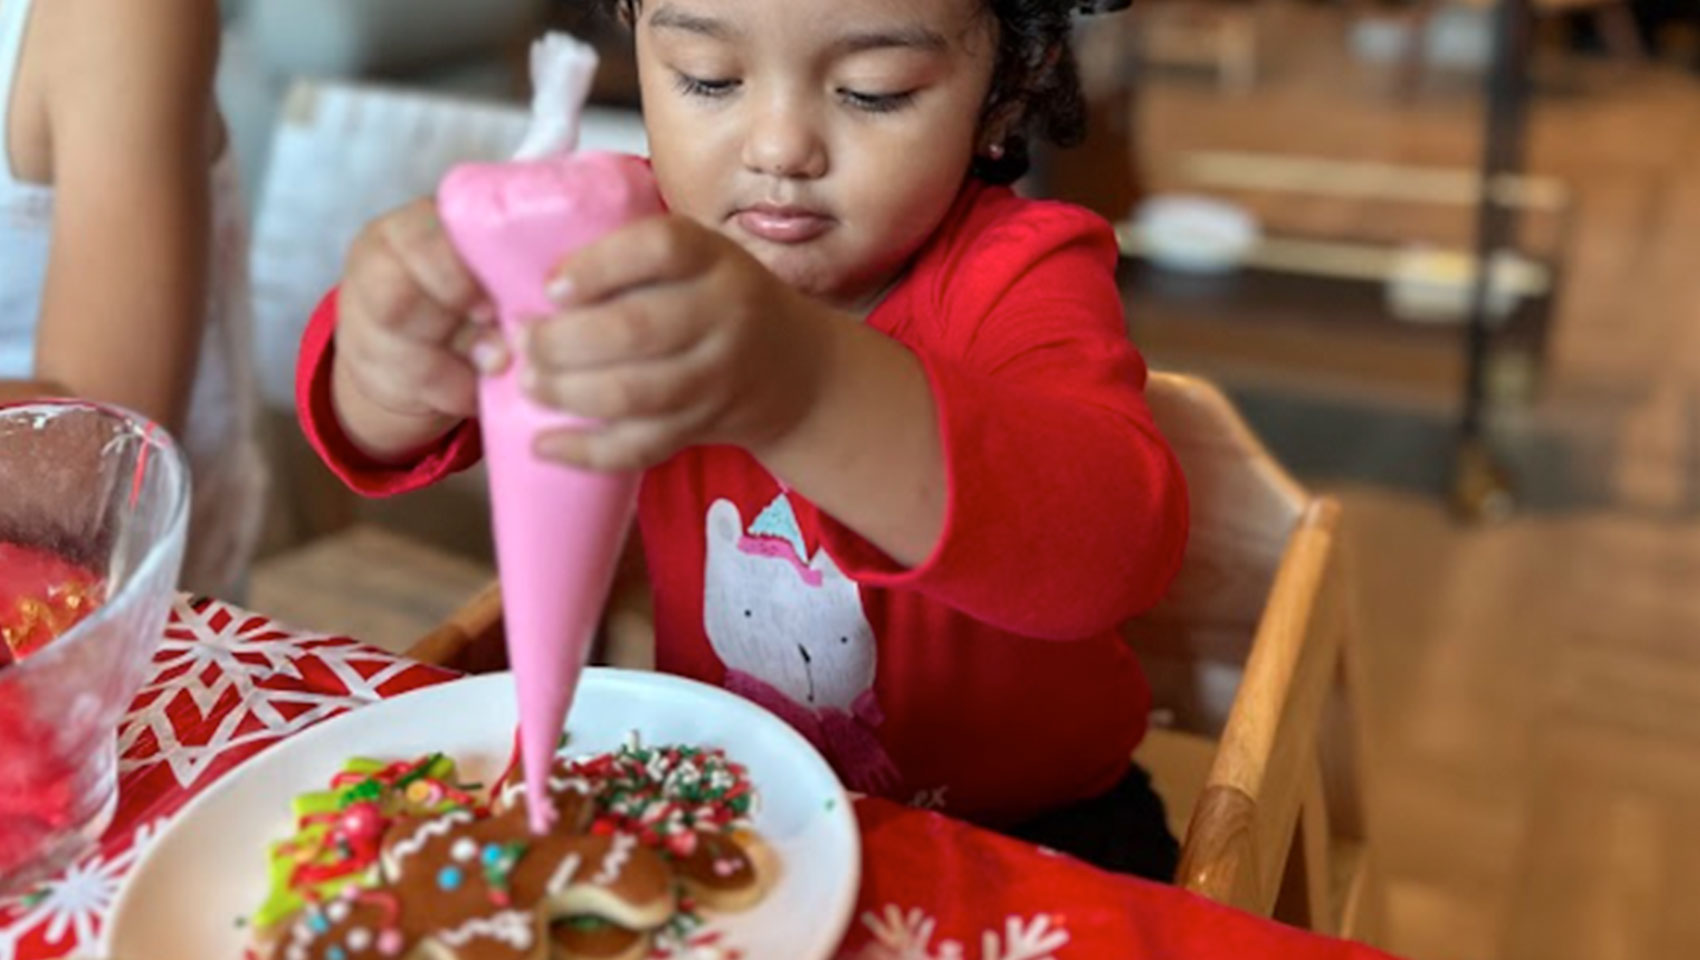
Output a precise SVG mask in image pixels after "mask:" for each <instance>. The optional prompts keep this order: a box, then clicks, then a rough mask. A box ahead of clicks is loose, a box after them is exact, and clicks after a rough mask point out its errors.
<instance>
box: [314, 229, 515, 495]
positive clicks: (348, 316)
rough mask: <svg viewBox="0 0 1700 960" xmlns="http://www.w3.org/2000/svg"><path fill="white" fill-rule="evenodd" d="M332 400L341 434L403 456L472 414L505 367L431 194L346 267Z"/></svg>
mask: <svg viewBox="0 0 1700 960" xmlns="http://www.w3.org/2000/svg"><path fill="white" fill-rule="evenodd" d="M337 312H338V317H337V329H336V359H335V362H334V366H333V371H332V396H333V398H334V403H335V405H336V412H337V416H338V418H339V419H340V420H341V423H342V427H343V431H344V432H345V433H346V434H347V436H348V438H349V439H350V440H351V441H353V442H354V444H355V445H356V446H357V447H359V448H360V450H361V451H362V452H363V453H365V454H366V455H367V456H370V457H372V458H373V459H376V460H379V461H380V462H393V461H399V460H403V459H405V458H407V457H409V456H411V455H413V454H414V453H415V452H416V451H418V450H419V449H421V448H422V447H425V446H427V445H429V444H431V443H432V442H434V441H435V440H436V439H438V438H439V437H441V436H442V435H443V434H444V433H446V432H447V431H448V430H450V429H452V428H453V427H454V426H455V425H456V424H458V423H460V422H461V421H463V420H465V419H467V418H468V417H471V416H473V415H474V414H475V413H476V412H477V405H478V375H479V372H480V371H482V372H484V373H495V372H499V371H500V370H501V369H502V368H503V367H504V366H505V365H506V364H507V354H506V350H505V348H504V346H503V343H502V340H501V337H500V336H498V335H497V334H496V332H495V329H494V326H493V322H494V320H495V310H494V308H493V307H492V306H491V304H490V301H489V299H488V297H487V296H486V295H485V293H484V291H483V289H482V288H481V287H480V286H479V285H478V281H477V280H476V279H474V277H473V275H472V273H471V271H470V270H468V269H467V267H466V265H465V264H464V263H463V262H462V261H461V259H460V255H459V254H458V253H456V252H455V249H454V247H453V245H452V244H451V243H450V242H449V238H448V235H447V234H446V233H445V232H444V230H443V228H442V225H441V222H440V221H439V220H438V219H437V206H436V203H435V202H434V201H433V200H431V199H430V198H429V197H426V198H421V199H419V200H416V201H414V202H412V203H410V204H408V205H407V206H405V207H402V208H400V209H399V210H395V211H393V212H391V213H388V214H385V215H384V216H382V217H380V218H378V219H377V220H374V221H372V222H371V223H370V224H368V225H367V226H366V228H365V229H364V230H362V231H361V232H360V235H359V236H358V237H357V238H356V239H355V241H354V244H353V246H352V247H351V248H350V250H349V254H348V260H347V263H346V264H345V266H344V268H343V277H342V285H341V292H340V293H339V295H338V304H337Z"/></svg>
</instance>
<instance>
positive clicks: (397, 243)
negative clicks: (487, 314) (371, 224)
mask: <svg viewBox="0 0 1700 960" xmlns="http://www.w3.org/2000/svg"><path fill="white" fill-rule="evenodd" d="M379 233H380V236H382V237H383V239H384V240H385V241H386V242H387V243H388V244H389V246H390V249H391V251H393V252H394V253H395V255H396V258H397V259H399V260H400V261H401V262H402V263H403V264H404V265H405V266H406V267H407V269H408V272H409V273H411V274H412V275H413V278H414V279H415V280H416V281H417V282H418V283H419V285H420V286H421V287H423V288H424V290H425V292H426V293H427V294H428V295H429V296H430V297H431V299H432V300H435V301H436V302H437V303H439V304H441V305H442V306H443V307H445V308H446V309H447V310H448V311H449V312H451V313H455V314H458V315H461V316H469V315H471V314H473V313H474V312H475V311H482V310H488V303H487V298H486V297H485V296H484V290H483V288H482V287H480V286H479V285H478V280H477V278H476V277H474V276H473V275H472V271H471V270H470V269H468V268H467V266H466V263H465V261H463V260H461V258H460V253H459V252H458V251H456V250H455V247H454V244H453V243H451V242H450V240H449V235H448V232H447V231H445V230H444V229H443V224H442V221H441V220H439V219H438V218H437V204H436V202H435V201H433V200H432V199H430V198H429V197H424V198H421V199H419V200H415V201H414V202H412V203H410V204H408V205H407V206H405V207H402V208H401V209H400V210H398V211H396V212H395V213H393V214H390V215H389V216H387V217H385V218H384V219H383V220H381V221H379Z"/></svg>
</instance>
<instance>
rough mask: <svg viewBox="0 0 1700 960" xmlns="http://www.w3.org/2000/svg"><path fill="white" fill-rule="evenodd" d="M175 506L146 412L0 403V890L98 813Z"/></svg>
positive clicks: (153, 629) (61, 859) (106, 813)
mask: <svg viewBox="0 0 1700 960" xmlns="http://www.w3.org/2000/svg"><path fill="white" fill-rule="evenodd" d="M188 514H189V474H188V467H187V465H186V463H185V461H184V459H183V457H182V455H181V454H180V452H179V451H178V448H177V446H176V444H175V443H174V442H173V441H172V439H171V438H170V436H168V435H167V434H166V432H165V431H164V430H162V429H160V428H158V427H156V426H155V425H153V424H151V423H149V422H148V421H146V420H145V419H143V418H141V417H139V416H136V415H134V414H131V413H129V412H127V411H124V410H120V409H117V408H113V407H106V406H101V405H97V404H91V403H83V402H76V401H53V402H43V403H31V404H24V405H18V406H10V407H4V408H0V896H4V895H7V894H11V893H17V892H20V891H23V890H26V889H28V888H29V887H30V886H32V885H33V884H34V883H35V882H37V881H39V880H40V879H42V878H43V877H45V876H48V875H51V874H52V873H53V872H54V871H56V870H58V869H60V868H62V867H63V866H64V865H65V864H66V863H67V862H68V861H70V860H71V859H73V858H75V857H76V856H78V855H80V854H81V853H83V852H85V851H87V850H88V849H89V847H90V846H92V844H93V842H94V841H95V840H96V839H97V838H98V837H99V835H100V833H101V832H102V831H103V830H105V829H106V826H107V824H108V823H109V822H110V820H111V817H112V812H113V809H114V807H115V805H116V803H117V761H118V757H117V737H116V730H117V725H118V721H119V719H120V718H121V717H122V716H123V713H124V710H125V708H126V707H127V706H128V705H129V703H130V700H131V699H132V698H133V697H134V696H135V694H136V692H137V690H138V689H139V688H140V686H141V684H142V682H143V681H144V679H145V678H146V676H147V669H148V664H149V662H150V661H151V660H152V657H153V652H154V649H155V648H156V647H157V645H158V643H159V639H160V636H161V633H162V629H163V627H164V623H165V618H166V615H167V613H168V611H169V608H170V603H171V598H172V596H173V595H174V593H175V590H176V584H177V575H178V572H179V568H180V566H181V564H182V556H183V544H184V538H185V535H186V528H187V525H188Z"/></svg>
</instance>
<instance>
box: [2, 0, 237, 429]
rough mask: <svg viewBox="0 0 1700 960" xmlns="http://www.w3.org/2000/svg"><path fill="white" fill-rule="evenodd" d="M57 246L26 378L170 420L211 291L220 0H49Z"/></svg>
mask: <svg viewBox="0 0 1700 960" xmlns="http://www.w3.org/2000/svg"><path fill="white" fill-rule="evenodd" d="M38 10H39V11H40V13H41V14H45V16H41V17H39V18H38V27H39V28H40V29H39V32H38V36H39V38H40V42H41V43H42V44H44V45H45V49H44V53H45V54H46V56H47V79H48V82H47V103H46V107H47V114H48V125H49V130H50V135H51V141H52V153H53V162H52V169H53V186H54V197H55V199H54V219H53V243H52V252H51V256H50V263H49V267H48V271H47V277H46V286H45V289H44V292H43V296H42V306H41V318H40V327H39V334H38V337H37V344H36V356H35V376H36V378H37V379H38V380H42V381H48V382H51V383H56V384H60V385H63V387H64V388H65V389H66V390H68V391H70V392H72V393H74V394H76V395H78V396H82V397H87V398H89V399H94V400H102V401H107V402H111V403H117V404H122V405H124V406H126V407H130V408H132V409H134V410H136V411H138V412H140V413H142V414H144V415H146V416H148V417H150V418H153V419H155V420H157V421H159V422H160V423H163V424H165V425H167V426H168V427H171V428H174V429H181V427H182V425H183V422H184V419H185V417H186V415H187V407H188V397H189V389H190V385H191V383H192V382H193V380H194V374H195V362H196V358H197V355H198V352H199V346H200V336H201V328H202V321H203V313H204V310H205V303H206V290H207V281H208V277H207V247H208V234H209V231H210V223H209V209H210V176H209V166H210V164H211V162H212V160H213V156H214V151H215V149H216V148H217V146H218V145H217V142H216V141H217V122H216V114H215V108H214V104H213V97H212V83H213V71H214V68H215V65H216V63H217V59H218V9H217V4H216V2H215V0H147V2H146V3H137V2H136V0H54V2H52V3H48V4H41V5H39V6H38Z"/></svg>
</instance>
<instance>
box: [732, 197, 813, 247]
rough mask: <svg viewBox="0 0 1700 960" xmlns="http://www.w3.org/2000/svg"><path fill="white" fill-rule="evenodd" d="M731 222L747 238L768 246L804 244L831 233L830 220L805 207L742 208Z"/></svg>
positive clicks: (761, 205) (769, 206)
mask: <svg viewBox="0 0 1700 960" xmlns="http://www.w3.org/2000/svg"><path fill="white" fill-rule="evenodd" d="M732 219H733V220H734V221H735V222H736V223H737V224H738V226H739V227H740V228H741V229H743V231H744V232H745V233H748V234H750V235H751V236H755V237H759V238H761V239H763V240H766V241H769V242H770V243H787V244H790V243H807V242H809V241H810V240H813V239H815V238H816V237H818V236H820V235H821V234H823V233H825V232H827V231H828V230H830V229H832V224H833V220H832V218H831V217H829V216H827V215H826V214H824V213H820V212H819V211H816V210H810V209H808V208H806V207H782V206H774V205H770V204H758V205H756V206H753V207H745V208H744V209H742V210H739V211H738V212H737V213H735V214H733V215H732Z"/></svg>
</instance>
